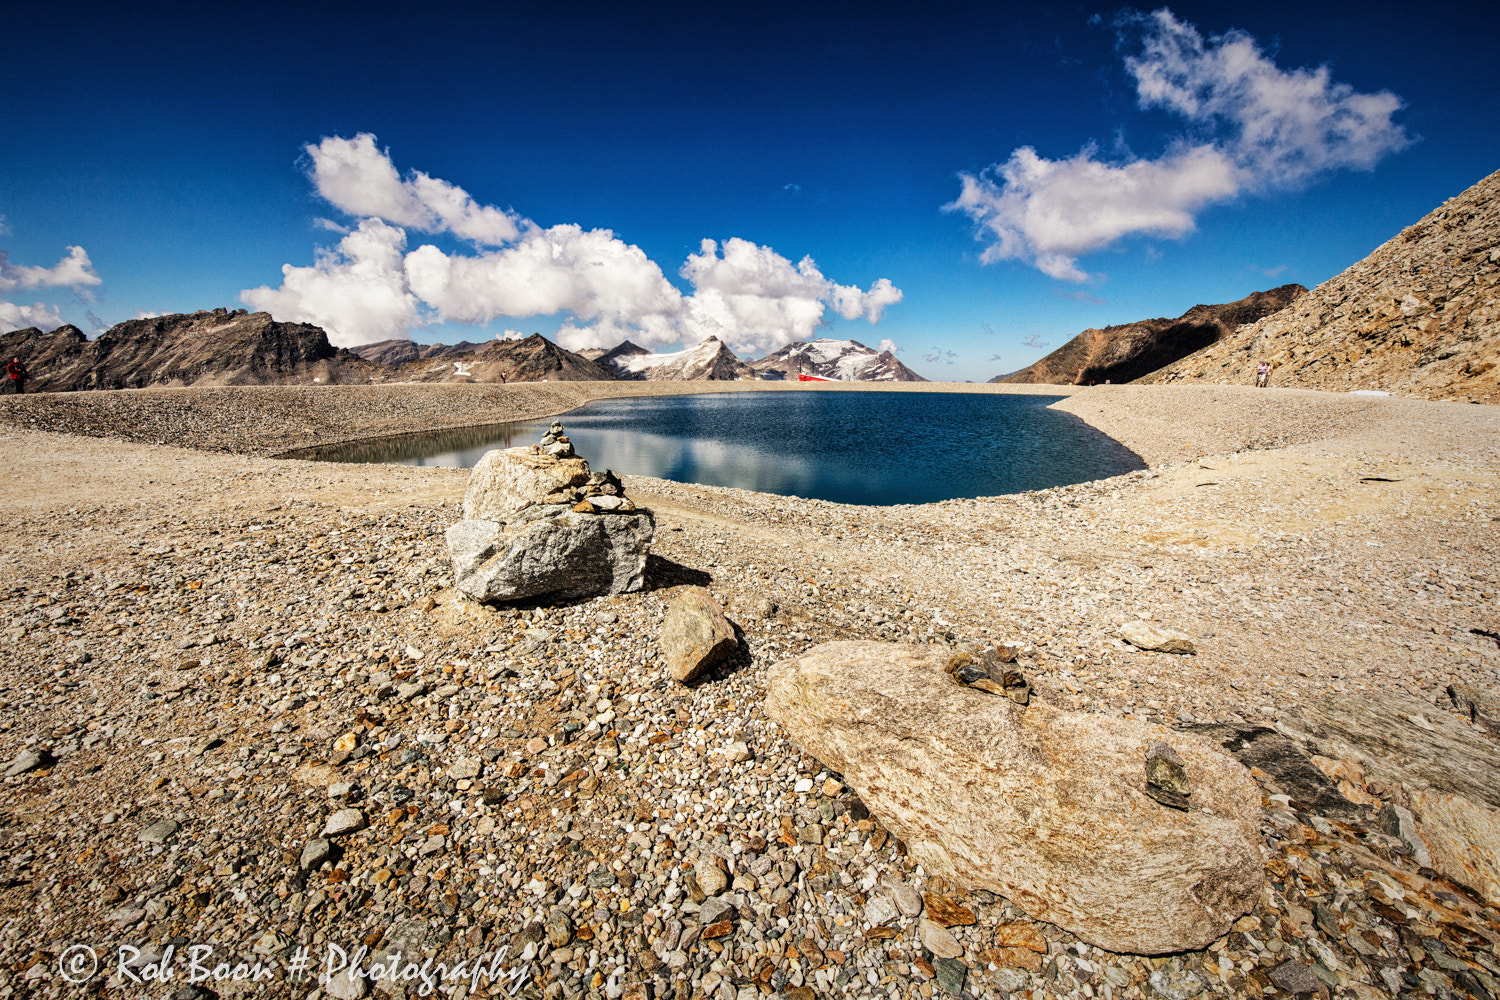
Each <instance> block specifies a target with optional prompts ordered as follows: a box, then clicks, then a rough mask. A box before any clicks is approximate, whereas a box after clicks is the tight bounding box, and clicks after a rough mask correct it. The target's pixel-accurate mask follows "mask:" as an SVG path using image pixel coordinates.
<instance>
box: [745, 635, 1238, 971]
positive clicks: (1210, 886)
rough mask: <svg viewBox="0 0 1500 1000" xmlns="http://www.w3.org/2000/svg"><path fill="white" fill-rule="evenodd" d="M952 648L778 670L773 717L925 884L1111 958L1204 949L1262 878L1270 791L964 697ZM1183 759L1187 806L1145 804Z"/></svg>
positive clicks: (1104, 735) (1170, 735)
mask: <svg viewBox="0 0 1500 1000" xmlns="http://www.w3.org/2000/svg"><path fill="white" fill-rule="evenodd" d="M950 655H951V653H950V651H948V650H946V649H943V648H939V647H929V646H908V645H895V644H887V643H874V642H831V643H825V644H823V645H820V646H817V647H815V648H813V649H811V650H809V651H808V652H806V653H804V654H803V655H801V656H798V657H795V658H793V659H789V660H784V661H782V662H780V663H778V664H776V665H775V666H773V667H772V668H771V670H770V672H769V675H768V678H767V680H768V690H767V695H766V713H767V714H768V715H769V716H770V717H771V718H772V719H774V720H775V721H776V722H777V723H779V724H780V725H781V726H782V727H783V728H784V729H786V731H787V732H788V733H789V734H790V735H791V737H792V739H794V740H795V741H797V743H799V744H800V745H801V746H802V747H803V748H805V749H806V750H807V751H808V752H809V753H811V754H813V755H814V756H815V757H817V758H818V759H819V760H820V761H822V762H823V763H824V764H826V765H827V766H828V767H830V768H831V769H833V770H835V771H837V772H839V773H840V774H841V775H842V776H843V778H844V781H845V782H846V783H848V784H849V785H850V786H851V787H853V788H854V790H855V791H856V792H858V793H859V796H860V798H861V799H862V800H863V801H864V803H865V804H866V805H867V806H868V807H869V808H870V810H871V811H872V812H873V813H875V814H876V815H877V816H878V817H879V819H880V820H881V822H882V823H884V824H885V825H886V826H887V827H888V828H889V829H890V830H891V831H892V832H893V833H895V834H896V835H897V836H898V837H900V838H901V839H902V840H904V841H906V843H907V846H908V849H909V850H910V852H911V854H912V856H913V857H914V858H915V859H916V860H918V861H920V862H921V863H922V864H923V865H924V866H925V867H926V868H927V870H928V871H929V872H931V873H934V874H941V875H943V876H945V877H947V878H950V879H952V880H954V881H955V882H957V883H959V884H961V885H965V886H968V887H970V888H975V889H979V888H983V889H988V890H990V891H993V892H997V893H1000V894H1002V895H1004V896H1006V897H1008V898H1009V899H1010V900H1011V901H1012V902H1014V903H1015V904H1016V905H1017V906H1019V907H1021V908H1022V909H1023V910H1025V911H1026V912H1027V913H1028V914H1029V915H1031V916H1032V917H1034V918H1036V919H1038V920H1045V921H1049V922H1051V923H1055V924H1058V925H1059V926H1062V927H1065V928H1067V929H1068V930H1070V931H1072V932H1073V933H1075V934H1077V935H1078V936H1079V937H1080V938H1082V939H1083V940H1085V941H1087V942H1089V943H1090V944H1094V945H1098V946H1099V947H1102V948H1107V949H1109V950H1110V951H1117V952H1129V953H1136V954H1164V953H1168V952H1176V951H1185V950H1190V949H1196V948H1202V947H1205V946H1207V945H1208V944H1209V943H1211V942H1212V941H1214V940H1215V939H1216V938H1218V937H1220V936H1221V935H1223V934H1225V933H1227V932H1228V930H1229V927H1230V924H1231V923H1232V922H1233V921H1234V920H1235V919H1236V918H1238V917H1240V916H1242V915H1243V914H1245V913H1247V912H1249V911H1250V909H1251V908H1252V907H1253V906H1254V905H1255V902H1256V900H1257V898H1258V896H1259V893H1260V891H1261V887H1262V883H1263V877H1264V876H1263V872H1262V861H1261V848H1260V841H1259V837H1258V834H1259V820H1260V812H1261V807H1260V794H1259V791H1258V790H1257V789H1256V787H1255V785H1254V782H1253V781H1252V780H1251V777H1250V774H1249V772H1248V771H1247V770H1246V769H1245V768H1244V767H1243V766H1242V765H1241V764H1239V763H1238V762H1236V761H1235V760H1234V759H1233V758H1231V757H1230V756H1229V755H1228V754H1226V753H1224V752H1223V751H1222V750H1221V749H1220V748H1218V747H1216V746H1214V745H1213V744H1212V743H1210V742H1208V741H1206V740H1203V739H1200V738H1198V737H1195V736H1191V735H1188V734H1184V733H1177V732H1173V731H1171V730H1168V729H1166V728H1165V727H1162V726H1156V725H1151V724H1148V723H1144V722H1134V721H1129V720H1124V719H1117V718H1112V717H1109V716H1102V715H1088V714H1082V713H1076V712H1065V711H1060V710H1058V709H1056V708H1053V707H1051V706H1049V705H1046V704H1041V703H1037V702H1033V703H1032V704H1031V705H1030V706H1029V707H1023V706H1021V705H1018V704H1016V703H1015V702H1013V701H1011V700H1010V699H1008V698H1005V697H1001V696H997V695H993V694H989V693H986V692H984V691H981V690H978V689H975V688H970V687H965V686H963V685H961V684H960V683H959V682H958V681H956V680H955V679H954V678H952V677H951V676H949V675H948V674H947V673H946V672H945V669H944V668H945V665H946V663H947V661H948V659H949V657H950ZM1162 743H1165V744H1167V745H1168V746H1169V747H1170V748H1171V750H1172V751H1173V752H1174V753H1175V756H1176V758H1177V759H1179V760H1180V761H1181V766H1182V769H1183V771H1184V772H1185V777H1186V782H1187V787H1188V788H1189V794H1188V796H1187V800H1188V808H1187V809H1186V810H1183V809H1179V808H1173V807H1171V806H1170V805H1167V804H1164V803H1162V802H1160V801H1157V800H1156V799H1155V798H1153V797H1152V796H1151V795H1149V794H1148V791H1147V758H1148V755H1150V754H1152V753H1153V752H1155V753H1156V754H1157V755H1160V754H1161V752H1162V751H1161V750H1160V749H1159V746H1158V745H1159V744H1162Z"/></svg>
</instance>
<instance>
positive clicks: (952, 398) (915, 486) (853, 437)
mask: <svg viewBox="0 0 1500 1000" xmlns="http://www.w3.org/2000/svg"><path fill="white" fill-rule="evenodd" d="M1060 398H1062V397H1059V396H1033V395H1005V394H995V395H980V394H968V393H943V392H795V393H793V392H733V393H705V394H703V395H690V396H654V397H636V398H623V399H608V400H598V401H595V402H592V403H589V404H587V405H585V406H582V407H580V408H578V409H576V410H572V411H570V412H568V413H565V414H562V415H560V416H556V417H547V418H544V419H541V420H532V421H525V422H518V423H506V424H491V425H487V426H479V427H466V428H460V429H456V430H445V431H434V432H429V433H420V434H407V435H402V436H400V437H394V438H380V439H374V440H367V441H357V442H353V443H349V444H344V445H337V446H331V447H327V448H322V449H314V450H309V451H303V452H298V453H297V455H296V457H299V458H310V459H317V460H322V461H333V462H356V463H385V464H401V465H417V466H439V467H446V468H464V469H467V468H472V467H473V466H474V464H475V463H477V462H478V461H479V460H480V458H481V457H483V455H484V453H485V452H487V451H490V450H491V449H494V448H511V447H516V446H529V445H533V444H536V443H537V442H538V441H539V440H540V439H541V437H542V436H543V435H544V434H545V433H546V432H547V428H548V427H549V426H550V425H551V424H552V422H553V421H554V420H557V421H560V422H562V423H563V424H564V425H565V426H566V428H567V429H566V433H567V435H568V438H569V440H571V441H572V442H573V446H574V448H575V450H576V451H577V453H578V454H579V455H580V456H582V457H583V458H586V459H588V462H589V465H590V466H591V467H592V468H594V469H611V470H613V471H614V472H615V473H616V474H617V475H621V476H625V477H629V476H654V477H656V478H658V479H668V480H672V481H674V482H680V483H699V484H703V485H708V486H728V487H735V488H738V489H746V490H754V491H756V492H759V493H774V494H778V495H781V496H789V497H804V498H809V499H818V500H829V501H833V502H835V503H847V504H865V505H871V506H890V505H895V504H920V503H933V502H936V501H940V500H952V499H957V498H965V497H981V496H998V495H1002V494H1007V493H1021V492H1025V491H1028V490H1039V489H1047V488H1049V487H1053V486H1065V485H1069V484H1073V483H1080V482H1086V481H1088V480H1093V479H1103V478H1107V477H1109V476H1117V475H1121V474H1123V473H1126V472H1131V471H1134V470H1137V469H1144V468H1145V467H1146V465H1145V463H1144V462H1143V461H1142V460H1141V459H1140V457H1139V456H1137V455H1136V454H1135V453H1133V452H1131V451H1130V450H1129V449H1127V448H1125V447H1124V446H1123V445H1121V444H1120V443H1119V442H1117V441H1115V440H1114V439H1112V438H1110V437H1108V436H1106V435H1105V434H1103V433H1101V432H1100V431H1098V430H1095V429H1094V428H1092V427H1090V426H1089V425H1088V424H1086V423H1084V422H1083V421H1081V420H1079V419H1078V418H1077V417H1074V416H1072V415H1071V414H1067V413H1061V412H1058V411H1056V410H1049V409H1048V408H1047V406H1048V404H1050V403H1052V402H1055V401H1056V400H1057V399H1060ZM626 485H627V488H628V486H629V483H628V482H627V484H626Z"/></svg>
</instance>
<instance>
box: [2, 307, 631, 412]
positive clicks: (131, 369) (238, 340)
mask: <svg viewBox="0 0 1500 1000" xmlns="http://www.w3.org/2000/svg"><path fill="white" fill-rule="evenodd" d="M369 347H370V348H374V349H375V350H372V351H370V352H369V353H371V354H372V355H374V356H375V358H382V357H383V358H389V359H392V360H387V361H382V360H376V359H366V358H362V357H360V356H359V355H358V354H356V353H355V352H353V351H348V350H342V349H340V348H336V347H334V346H332V345H331V344H330V343H329V342H328V336H327V334H325V333H324V332H323V330H322V328H321V327H316V326H311V325H309V324H306V323H281V322H278V321H276V320H274V319H272V318H271V316H270V314H269V313H250V312H246V311H245V310H243V309H237V310H234V311H230V310H227V309H214V310H209V311H204V312H196V313H180V314H175V315H171V316H156V317H152V318H150V319H138V320H129V321H127V322H124V323H120V324H118V325H117V326H113V327H111V328H110V329H109V330H107V331H105V332H104V333H102V334H100V335H99V336H98V338H97V339H95V340H89V339H87V338H86V337H85V336H84V335H83V332H82V331H80V330H79V329H78V328H77V327H74V326H62V327H59V328H57V329H56V330H54V331H52V332H51V333H43V332H42V331H40V330H38V329H36V328H35V327H28V328H26V329H24V330H16V331H13V332H11V333H7V334H4V335H3V336H0V353H3V354H4V356H5V358H6V359H7V360H8V359H10V358H12V357H20V358H21V359H22V360H23V361H25V362H26V367H27V370H28V372H29V373H30V379H29V380H28V382H27V389H28V390H29V391H32V392H72V391H76V390H82V389H140V388H145V387H147V386H188V385H195V386H209V385H313V384H319V385H335V384H340V383H362V384H365V383H371V382H587V381H603V382H611V381H614V380H615V376H614V374H613V373H612V372H611V371H610V370H609V369H607V368H604V367H602V366H600V365H598V364H596V363H595V362H593V361H589V360H587V359H586V358H582V357H579V356H578V355H577V354H574V353H573V352H571V351H567V350H564V349H563V348H561V347H558V346H557V345H556V344H554V343H552V341H550V340H548V339H547V338H545V337H543V336H542V335H541V334H532V335H531V336H530V337H527V338H526V339H524V340H494V341H490V342H488V343H486V344H468V343H462V344H457V345H453V346H448V345H444V344H416V343H413V342H412V341H385V342H384V343H383V344H372V345H369ZM408 356H409V357H408ZM403 357H405V358H406V359H405V360H402V358H403Z"/></svg>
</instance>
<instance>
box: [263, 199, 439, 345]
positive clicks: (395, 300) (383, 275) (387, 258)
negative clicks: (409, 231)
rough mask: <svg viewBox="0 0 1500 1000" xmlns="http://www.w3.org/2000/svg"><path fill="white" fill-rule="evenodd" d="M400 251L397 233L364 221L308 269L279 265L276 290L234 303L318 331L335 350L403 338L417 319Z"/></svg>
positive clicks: (403, 245)
mask: <svg viewBox="0 0 1500 1000" xmlns="http://www.w3.org/2000/svg"><path fill="white" fill-rule="evenodd" d="M405 248H406V233H404V232H403V231H402V230H400V229H398V228H396V227H395V226H388V225H386V224H385V223H384V222H381V221H380V220H379V219H364V220H363V221H361V222H360V224H359V227H358V228H357V229H355V230H354V231H353V232H351V233H350V234H349V235H348V236H345V237H344V238H343V239H342V240H340V241H339V245H338V248H337V249H335V250H319V251H318V254H317V259H316V261H315V262H314V263H313V265H312V266H311V267H293V266H292V265H291V264H285V265H283V266H282V268H281V274H282V282H281V287H280V288H269V287H267V286H264V285H262V286H261V287H260V288H250V289H246V290H245V291H243V292H241V293H240V299H241V300H242V301H243V302H244V303H245V304H246V305H248V306H250V308H252V309H256V310H261V311H264V312H268V313H270V314H271V315H272V316H274V317H276V318H277V319H278V320H281V321H283V322H290V323H312V324H314V325H316V326H321V327H322V328H323V329H324V330H325V331H327V333H328V341H329V343H331V344H333V345H334V346H335V347H357V346H359V345H360V344H373V343H375V342H377V341H381V340H391V339H395V338H406V337H408V336H409V332H408V331H410V330H411V329H412V328H413V327H416V326H420V325H421V324H422V322H423V320H422V319H421V317H420V316H419V315H418V312H417V298H416V296H415V295H413V294H412V293H411V292H410V291H409V290H408V288H407V284H406V269H405V261H404V259H403V257H402V251H403V250H404V249H405Z"/></svg>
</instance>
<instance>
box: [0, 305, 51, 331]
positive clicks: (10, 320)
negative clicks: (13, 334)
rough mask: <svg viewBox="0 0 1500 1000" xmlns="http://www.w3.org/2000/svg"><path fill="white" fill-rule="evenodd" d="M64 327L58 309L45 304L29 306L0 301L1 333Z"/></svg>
mask: <svg viewBox="0 0 1500 1000" xmlns="http://www.w3.org/2000/svg"><path fill="white" fill-rule="evenodd" d="M62 325H63V319H62V316H60V315H58V312H57V307H55V306H49V305H47V304H46V303H45V302H34V303H32V304H31V305H29V306H27V305H18V304H17V303H14V302H4V301H0V333H9V332H10V331H12V330H24V329H26V328H27V327H28V326H34V327H36V328H37V329H39V330H56V329H57V328H58V327H60V326H62Z"/></svg>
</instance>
